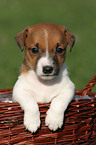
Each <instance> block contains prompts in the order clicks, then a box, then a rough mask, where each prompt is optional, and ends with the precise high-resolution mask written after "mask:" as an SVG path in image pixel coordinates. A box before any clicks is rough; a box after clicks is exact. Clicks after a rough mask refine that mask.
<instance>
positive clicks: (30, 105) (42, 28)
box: [13, 23, 75, 132]
mask: <svg viewBox="0 0 96 145" xmlns="http://www.w3.org/2000/svg"><path fill="white" fill-rule="evenodd" d="M16 41H17V44H18V45H19V46H20V48H21V50H22V51H23V49H24V46H25V57H24V61H23V64H22V66H21V69H20V76H19V77H18V80H17V82H16V84H15V86H14V88H13V99H14V100H15V101H17V102H19V103H20V105H21V107H22V109H23V110H24V125H25V127H26V128H27V129H28V130H29V131H31V132H36V131H37V129H38V128H39V127H40V112H39V108H38V104H37V103H49V102H51V105H50V108H49V110H48V111H47V116H46V118H45V125H46V126H48V127H49V129H50V130H53V131H55V130H57V129H58V128H61V127H62V125H63V119H64V112H65V110H66V108H67V106H68V104H69V103H70V101H71V100H72V98H73V96H74V92H75V86H74V84H73V83H72V81H71V80H70V79H69V77H68V72H67V69H66V66H65V64H64V61H65V57H66V48H67V45H68V44H69V48H70V51H71V50H72V47H73V45H74V42H75V37H74V35H73V34H72V33H70V32H69V31H68V30H67V29H66V28H65V27H63V26H60V25H57V24H50V23H42V24H36V25H33V26H31V27H27V28H25V29H24V30H23V31H22V32H20V33H18V34H17V36H16Z"/></svg>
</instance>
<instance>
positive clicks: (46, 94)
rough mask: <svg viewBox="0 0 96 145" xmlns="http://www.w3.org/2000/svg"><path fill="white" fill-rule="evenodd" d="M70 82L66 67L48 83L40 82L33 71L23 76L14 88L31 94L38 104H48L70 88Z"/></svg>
mask: <svg viewBox="0 0 96 145" xmlns="http://www.w3.org/2000/svg"><path fill="white" fill-rule="evenodd" d="M69 82H70V79H69V77H68V75H67V69H66V67H65V65H64V66H63V68H62V69H61V72H60V73H59V75H58V76H57V77H55V78H54V79H52V80H48V81H43V80H39V79H38V78H37V76H36V74H35V72H34V71H33V70H32V71H29V72H28V73H27V74H21V75H20V76H19V78H18V80H17V82H16V84H15V86H14V88H15V89H14V90H16V89H17V90H18V92H20V91H21V90H22V89H23V90H24V92H27V94H30V95H31V96H32V97H33V98H34V99H35V100H36V101H37V102H40V103H48V102H50V101H51V100H52V99H53V98H54V97H56V96H58V95H59V94H61V92H62V91H64V90H66V89H67V88H68V87H69V86H70V83H69ZM16 92H17V91H16ZM14 95H15V94H14ZM24 96H25V95H24Z"/></svg>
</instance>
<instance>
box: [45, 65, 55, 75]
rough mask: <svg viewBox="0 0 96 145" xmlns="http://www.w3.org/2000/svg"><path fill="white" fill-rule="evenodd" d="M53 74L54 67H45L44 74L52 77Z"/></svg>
mask: <svg viewBox="0 0 96 145" xmlns="http://www.w3.org/2000/svg"><path fill="white" fill-rule="evenodd" d="M52 72H53V67H52V66H48V65H46V66H44V67H43V73H44V74H47V75H50V74H52Z"/></svg>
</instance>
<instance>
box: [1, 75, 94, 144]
mask: <svg viewBox="0 0 96 145" xmlns="http://www.w3.org/2000/svg"><path fill="white" fill-rule="evenodd" d="M95 84H96V75H95V76H94V77H93V78H92V79H91V81H90V82H89V83H88V84H87V85H86V87H85V88H84V89H83V90H80V91H76V95H81V96H84V95H89V96H91V97H92V99H79V100H73V101H72V102H71V103H70V105H69V107H68V109H67V110H66V113H65V120H64V126H63V127H62V129H59V130H58V131H56V132H52V131H50V130H49V129H48V128H47V127H46V126H45V116H46V111H47V110H48V108H49V106H50V104H38V105H39V108H40V113H41V121H42V124H41V128H40V129H39V130H38V132H36V133H35V134H32V133H30V132H29V131H28V130H26V129H25V128H24V125H23V115H24V114H23V111H22V110H21V108H20V106H19V104H18V103H8V102H6V103H5V102H3V101H4V99H5V98H6V97H7V98H8V101H11V93H12V90H11V89H6V90H0V98H1V100H2V102H1V103H0V145H46V144H48V145H51V144H60V145H79V144H83V145H89V144H91V145H95V144H96V93H93V92H92V91H91V89H92V88H93V86H94V85H95Z"/></svg>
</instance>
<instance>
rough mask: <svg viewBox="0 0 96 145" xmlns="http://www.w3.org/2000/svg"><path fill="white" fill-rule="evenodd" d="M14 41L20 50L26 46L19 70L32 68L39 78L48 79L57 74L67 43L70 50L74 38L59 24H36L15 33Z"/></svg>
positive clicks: (63, 58) (62, 61)
mask: <svg viewBox="0 0 96 145" xmlns="http://www.w3.org/2000/svg"><path fill="white" fill-rule="evenodd" d="M16 41H17V43H18V44H19V46H20V48H21V50H23V48H24V45H25V48H26V49H25V58H24V62H23V65H22V67H21V72H24V71H28V70H31V69H33V70H34V71H35V72H36V75H37V76H38V77H39V78H41V79H44V80H50V79H53V78H54V77H55V76H57V75H58V74H59V72H60V69H61V66H62V65H63V63H64V60H65V57H66V48H67V45H68V44H69V48H70V51H71V49H72V46H73V44H74V42H75V38H74V35H73V34H71V33H70V32H68V30H67V29H65V28H64V27H62V26H60V25H56V24H37V25H33V26H31V27H28V28H25V29H24V30H23V31H22V32H20V33H19V34H17V36H16Z"/></svg>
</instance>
